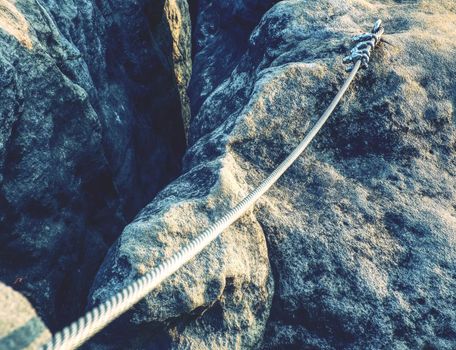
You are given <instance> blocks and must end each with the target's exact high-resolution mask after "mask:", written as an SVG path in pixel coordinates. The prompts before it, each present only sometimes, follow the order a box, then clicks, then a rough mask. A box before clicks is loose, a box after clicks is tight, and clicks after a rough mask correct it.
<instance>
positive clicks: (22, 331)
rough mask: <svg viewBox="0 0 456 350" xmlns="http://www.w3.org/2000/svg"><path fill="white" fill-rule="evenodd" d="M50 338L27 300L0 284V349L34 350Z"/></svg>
mask: <svg viewBox="0 0 456 350" xmlns="http://www.w3.org/2000/svg"><path fill="white" fill-rule="evenodd" d="M50 336H51V334H50V332H49V330H48V329H47V328H46V326H45V325H44V323H43V322H42V321H41V319H40V318H39V317H38V316H37V314H36V312H35V310H34V309H33V307H32V306H31V305H30V303H29V302H28V300H27V299H25V298H24V297H23V296H22V295H21V294H19V293H18V292H16V291H14V290H13V289H12V288H10V287H8V286H6V285H4V284H3V283H0V349H2V350H18V349H21V350H36V349H38V347H39V346H41V345H43V344H44V343H46V341H47V340H48V339H49V338H50Z"/></svg>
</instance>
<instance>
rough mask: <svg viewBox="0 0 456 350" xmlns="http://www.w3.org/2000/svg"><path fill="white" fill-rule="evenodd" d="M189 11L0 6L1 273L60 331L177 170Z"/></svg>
mask: <svg viewBox="0 0 456 350" xmlns="http://www.w3.org/2000/svg"><path fill="white" fill-rule="evenodd" d="M187 11H188V9H187V6H186V3H185V2H184V1H167V2H166V3H165V2H164V1H161V2H160V1H155V2H150V1H146V0H144V1H136V0H135V1H133V0H131V1H124V0H122V1H109V2H108V1H92V0H84V1H78V2H74V1H66V0H65V1H54V0H41V1H38V0H18V1H10V0H0V41H1V45H0V86H1V89H0V102H1V103H0V114H1V121H0V227H1V230H0V242H1V247H0V279H1V280H2V281H4V282H6V283H9V284H13V283H16V282H15V281H20V282H17V283H16V284H15V288H17V289H18V290H20V291H21V292H22V293H23V294H24V295H26V296H27V297H28V298H29V299H30V301H31V302H32V304H33V305H34V306H35V307H36V309H37V311H38V313H39V314H40V316H42V317H43V319H44V320H45V321H46V323H47V324H48V325H49V326H50V327H51V328H52V329H56V328H60V327H62V326H63V325H64V324H66V323H68V322H69V321H72V320H73V319H74V318H75V317H76V316H79V315H80V314H81V313H82V311H83V309H84V307H85V305H86V298H87V294H88V290H89V287H90V285H91V283H92V279H93V277H94V275H95V273H96V271H97V269H98V267H99V265H100V263H101V262H102V260H103V258H104V256H105V254H106V251H107V249H108V248H109V247H110V246H111V245H112V243H113V242H114V241H115V239H116V238H117V237H118V235H119V233H120V232H121V231H122V229H123V228H124V226H125V224H126V223H127V222H129V221H130V220H131V219H132V218H133V216H134V215H135V214H136V213H137V211H138V210H139V209H140V208H142V207H143V206H144V205H145V204H146V203H147V202H149V201H150V200H151V199H152V198H153V196H154V195H155V194H156V193H157V191H158V190H159V189H161V188H162V187H163V185H164V184H166V183H168V182H169V181H170V179H172V178H174V177H175V176H176V175H177V174H178V173H179V171H180V167H181V160H180V158H181V155H182V153H183V150H184V148H185V135H184V121H183V119H185V120H187V119H188V113H189V112H188V111H189V106H188V102H187V101H186V100H185V99H184V97H185V96H184V93H183V91H184V89H185V87H186V84H188V80H189V74H190V70H191V63H190V62H191V58H190V54H189V51H190V28H189V19H188V18H189V16H188V14H186V12H187ZM176 23H180V24H181V25H180V26H177V24H176ZM173 38H175V39H174V40H173Z"/></svg>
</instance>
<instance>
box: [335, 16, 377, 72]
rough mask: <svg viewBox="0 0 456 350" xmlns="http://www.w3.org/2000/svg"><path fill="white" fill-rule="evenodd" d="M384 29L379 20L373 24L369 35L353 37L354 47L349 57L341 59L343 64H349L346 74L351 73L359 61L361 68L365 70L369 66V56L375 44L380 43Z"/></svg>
mask: <svg viewBox="0 0 456 350" xmlns="http://www.w3.org/2000/svg"><path fill="white" fill-rule="evenodd" d="M383 32H384V28H383V26H382V21H381V20H380V19H379V20H377V22H375V24H374V27H373V28H372V31H371V32H370V33H363V34H360V35H357V36H355V37H353V41H354V42H355V43H357V44H356V46H355V47H354V48H353V49H352V50H351V52H350V55H349V56H347V57H345V58H344V59H343V62H344V63H345V64H350V66H349V67H347V72H351V71H352V69H353V67H354V66H355V63H356V62H357V61H361V67H362V68H367V67H368V65H369V60H370V55H371V52H372V50H373V49H374V48H375V47H376V46H377V44H378V43H379V42H380V41H382V34H383Z"/></svg>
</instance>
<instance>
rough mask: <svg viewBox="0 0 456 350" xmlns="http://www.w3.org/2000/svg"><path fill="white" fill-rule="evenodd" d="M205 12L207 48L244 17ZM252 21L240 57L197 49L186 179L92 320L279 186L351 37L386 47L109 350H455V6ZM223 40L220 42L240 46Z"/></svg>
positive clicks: (112, 264) (145, 218)
mask: <svg viewBox="0 0 456 350" xmlns="http://www.w3.org/2000/svg"><path fill="white" fill-rule="evenodd" d="M198 3H200V4H204V3H205V2H204V1H201V2H198ZM207 3H210V5H208V7H207V8H205V9H204V11H203V12H202V13H201V15H200V14H199V13H196V16H197V18H198V20H197V25H198V28H195V29H194V30H195V31H196V32H197V33H198V32H199V31H200V32H201V31H204V30H206V29H204V28H203V27H204V26H205V25H206V24H207V23H206V22H205V18H214V17H217V16H218V15H216V13H217V12H216V11H218V10H219V9H221V8H225V7H226V6H228V7H229V6H232V8H233V9H236V8H238V7H239V8H242V6H243V4H248V3H249V2H248V1H221V0H220V1H211V2H207ZM222 3H223V4H222ZM245 6H247V5H245ZM193 8H194V7H193ZM211 11H213V12H211ZM227 11H228V10H227ZM228 13H229V12H228ZM220 16H221V17H222V18H223V16H224V15H220ZM255 16H256V17H255V18H260V17H261V20H260V21H259V23H257V25H256V26H255V28H254V29H253V30H252V31H251V32H248V33H246V32H244V33H241V35H240V36H235V37H231V38H240V37H241V38H242V37H244V38H246V39H245V41H241V40H240V41H239V42H236V40H232V41H229V40H228V41H227V39H226V38H224V39H223V42H224V43H223V44H221V45H222V46H219V43H220V37H219V35H216V34H214V35H213V36H206V37H205V39H204V40H203V41H204V42H198V41H197V42H196V44H195V47H196V48H197V50H198V51H197V52H196V56H195V62H197V65H196V66H195V71H194V74H195V75H197V76H195V77H194V78H192V81H193V83H192V85H191V87H190V96H193V97H192V98H194V99H196V100H195V101H196V102H192V104H193V103H194V105H193V108H194V110H193V112H194V113H195V115H194V117H193V119H192V122H191V126H190V133H189V140H190V145H191V147H190V148H189V149H188V151H187V153H186V155H185V160H184V173H183V175H182V176H181V177H179V178H178V179H177V180H175V181H174V182H173V183H171V184H170V185H169V186H168V187H166V189H164V190H163V191H162V192H161V193H160V194H159V195H158V196H157V197H156V198H155V199H154V200H153V201H152V202H151V203H150V204H149V205H148V206H146V207H145V209H143V210H142V211H141V212H140V214H139V215H138V216H137V217H136V218H135V220H134V221H133V222H132V223H131V224H130V225H128V226H127V228H126V229H125V230H124V232H123V234H122V235H121V237H120V238H119V239H118V240H117V243H116V244H115V245H114V247H113V248H111V250H110V251H109V253H108V255H107V258H106V259H105V261H104V263H103V265H102V268H101V269H100V271H99V273H98V275H97V278H96V282H95V284H94V286H93V290H92V294H91V298H92V302H93V303H97V302H99V301H102V300H104V299H105V298H107V297H108V296H110V295H111V294H112V293H114V292H115V291H117V290H119V289H120V288H122V287H124V286H126V285H127V284H128V283H129V282H131V281H132V280H133V279H134V278H137V277H138V276H141V275H142V274H144V273H145V272H146V271H147V270H148V269H149V268H151V267H152V266H155V265H157V264H158V263H160V261H162V260H163V259H164V258H165V257H168V256H170V254H172V253H173V252H175V251H177V250H178V249H179V247H181V246H182V245H183V244H185V242H187V241H188V240H189V239H190V238H192V237H195V236H196V235H197V234H198V232H201V230H202V229H204V227H206V226H207V225H208V224H209V223H210V222H213V221H214V220H216V219H217V218H218V217H220V216H221V215H222V214H223V213H224V212H225V211H226V210H227V209H228V208H230V207H232V206H233V205H234V204H235V203H236V202H238V201H239V200H240V199H242V198H243V197H244V196H245V195H246V194H247V193H248V192H249V191H250V190H252V189H253V188H254V187H255V186H256V185H258V184H259V183H260V182H261V181H262V180H263V179H264V178H265V177H266V176H267V175H268V174H269V173H270V172H271V171H272V170H273V169H274V167H275V166H276V165H277V164H278V163H279V162H280V161H281V160H282V159H283V158H284V157H285V156H286V155H287V154H288V153H289V152H290V151H291V150H292V149H293V147H295V146H296V145H297V144H298V142H299V141H300V140H301V139H302V138H303V136H304V135H305V134H306V132H307V131H308V129H309V126H311V125H312V124H313V123H314V122H315V120H316V118H317V117H318V116H319V115H320V114H321V113H322V112H323V110H324V109H325V107H326V106H327V105H328V104H329V102H330V101H331V99H332V97H333V96H334V95H335V94H336V92H337V90H338V88H339V87H340V86H341V84H342V82H343V80H344V78H345V76H346V74H345V73H344V66H343V64H342V57H343V56H344V55H345V54H346V53H347V52H348V51H349V47H350V45H351V43H350V37H351V36H352V35H353V34H358V33H360V32H362V31H365V30H367V29H370V27H371V26H372V24H373V23H374V21H375V20H376V19H377V18H378V17H380V18H382V19H383V20H384V22H385V27H386V34H387V40H388V41H389V42H390V43H391V44H392V45H387V44H382V45H381V46H380V47H379V48H378V49H377V50H376V51H375V52H374V54H373V58H372V63H371V65H370V67H369V69H368V70H367V71H362V72H361V73H360V74H359V76H358V77H357V78H356V80H355V82H354V85H353V87H352V88H350V90H349V91H348V92H347V94H346V96H345V97H344V99H343V101H342V103H341V105H340V107H339V108H338V109H337V111H336V112H335V113H334V115H333V116H332V118H331V120H330V122H329V123H328V124H327V125H326V126H325V128H324V130H323V131H322V133H321V134H320V135H319V136H318V137H317V138H316V140H315V142H314V143H313V145H312V146H311V147H310V149H309V150H308V151H307V152H306V154H305V156H304V157H301V158H300V159H299V160H298V161H297V162H296V164H295V165H294V166H293V167H292V168H291V169H290V170H289V171H288V172H287V173H286V174H285V175H284V176H283V178H281V179H280V180H279V181H278V183H277V184H276V186H275V187H274V188H273V189H272V190H270V191H269V192H268V193H267V194H266V195H265V196H263V197H262V198H261V200H260V201H259V202H258V204H257V206H256V208H255V209H252V210H250V211H249V212H248V213H247V214H246V215H245V216H244V217H243V218H242V219H241V220H240V221H239V222H237V223H236V224H235V225H233V226H232V227H230V228H229V229H228V230H226V232H224V234H223V235H222V236H221V238H220V239H219V240H217V241H215V242H214V243H213V244H211V245H210V246H209V247H208V248H207V249H206V250H205V251H204V252H203V253H201V255H200V256H199V257H198V258H197V259H195V260H193V261H191V262H190V263H189V264H187V265H186V266H185V267H184V268H182V269H181V270H180V271H179V272H177V273H176V274H175V275H174V276H172V277H171V278H169V279H168V280H167V281H165V282H163V283H162V284H161V285H160V286H159V287H158V288H157V289H156V290H155V291H154V292H152V293H151V294H150V295H148V296H147V297H146V298H145V299H144V300H143V301H141V302H140V303H139V304H138V305H136V306H135V307H134V308H133V309H132V310H131V311H130V312H129V313H128V314H126V315H125V316H124V317H123V318H121V319H120V320H118V321H117V322H115V323H114V325H113V326H112V328H111V329H110V330H108V332H107V333H106V334H109V337H106V338H105V339H103V340H100V343H102V342H105V344H106V342H107V344H111V346H114V345H113V344H121V342H119V341H120V340H122V339H123V340H125V339H134V341H133V342H130V343H129V345H128V346H127V345H125V344H124V345H118V346H119V348H122V346H123V348H126V347H128V348H132V349H146V348H147V349H150V348H154V345H156V346H157V347H160V348H179V349H189V348H192V349H212V348H217V349H244V348H262V349H279V348H287V347H290V348H299V349H341V348H344V349H417V348H427V349H431V348H438V349H452V348H455V347H456V311H455V310H456V307H455V306H456V292H455V291H456V275H455V271H456V240H455V237H454V232H455V231H456V216H455V206H454V203H455V199H456V188H455V183H456V181H455V180H456V158H455V153H454V148H455V145H456V143H455V142H456V130H455V129H456V124H455V104H456V84H455V80H454V77H455V76H456V65H455V64H454V57H455V54H456V44H455V42H454V40H453V38H454V33H455V32H456V6H455V5H454V2H453V1H452V0H447V1H445V0H443V1H442V0H439V1H437V0H436V1H433V0H427V1H424V0H423V1H413V2H401V1H385V2H372V1H364V0H350V1H345V0H321V1H304V0H288V1H281V2H279V3H278V4H276V5H275V6H273V7H272V8H271V9H270V10H269V11H267V12H266V14H264V15H262V14H261V13H257V14H256V15H255ZM241 17H242V16H241ZM212 23H213V22H211V23H210V26H212V25H213V24H212ZM214 23H215V24H214V26H215V27H214V28H212V29H211V30H212V31H213V33H219V32H223V33H222V34H223V35H228V36H230V35H231V34H230V33H231V32H230V30H226V27H225V26H222V25H223V23H225V22H223V20H220V22H214ZM235 23H237V22H235ZM217 24H220V26H221V28H219V27H217ZM210 26H209V27H210ZM239 30H241V29H239ZM227 33H228V34H227ZM236 34H239V33H236ZM197 40H198V39H197ZM236 45H241V47H242V45H244V49H243V51H242V52H237V51H236V50H235V49H234V48H230V47H229V46H232V47H234V46H236ZM227 46H228V48H227ZM236 47H237V46H236ZM230 50H231V51H230ZM234 51H236V53H235V54H233V55H230V56H227V52H234ZM204 57H207V61H206V62H205V61H204ZM226 57H229V59H230V63H229V66H227V65H225V64H224V61H225V58H226ZM214 62H221V64H220V65H219V66H217V67H215V66H214ZM205 67H206V68H205ZM219 69H220V70H219ZM213 71H215V72H216V73H211V72H213ZM198 74H201V76H198ZM195 96H196V97H195ZM198 99H199V100H200V101H199V102H198ZM116 335H118V336H119V337H115V336H116ZM127 335H128V336H127ZM114 347H115V346H114ZM108 348H109V346H108Z"/></svg>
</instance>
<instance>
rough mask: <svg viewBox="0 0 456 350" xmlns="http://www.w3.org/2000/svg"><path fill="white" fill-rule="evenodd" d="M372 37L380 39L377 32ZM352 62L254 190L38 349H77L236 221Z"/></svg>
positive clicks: (357, 65)
mask: <svg viewBox="0 0 456 350" xmlns="http://www.w3.org/2000/svg"><path fill="white" fill-rule="evenodd" d="M376 35H378V36H381V33H380V34H376ZM376 40H377V39H376ZM374 46H375V45H374ZM353 63H354V64H353V67H352V69H351V73H350V75H349V76H348V78H347V79H346V81H345V82H344V84H343V86H342V87H341V88H340V90H339V92H338V93H337V95H336V96H335V97H334V99H333V101H332V102H331V104H330V105H329V107H328V108H327V109H326V111H325V112H324V113H323V115H322V116H321V117H320V119H319V120H318V121H317V123H316V124H315V125H314V126H313V127H312V129H311V130H310V132H309V133H308V134H307V135H306V136H305V137H304V139H303V140H302V141H301V143H300V144H299V145H298V146H297V147H296V148H295V149H294V150H293V152H292V153H291V154H290V155H289V156H288V157H287V158H286V159H285V160H284V161H283V162H282V163H281V164H280V165H279V166H278V167H277V168H276V169H275V170H274V171H273V172H272V173H271V174H270V175H269V176H268V177H267V178H266V179H265V180H264V181H263V182H262V183H261V184H260V185H259V186H258V187H257V188H255V189H254V190H253V191H252V192H251V193H250V194H249V195H247V197H245V198H244V199H243V200H242V201H241V202H240V203H238V204H237V205H236V206H235V207H234V208H232V209H230V210H229V211H228V212H227V213H226V214H225V215H223V216H222V217H221V218H220V219H219V220H217V221H216V222H215V223H213V224H212V225H210V226H209V227H208V228H207V229H206V230H205V231H204V232H203V233H202V234H201V235H200V236H198V237H196V238H195V239H193V240H192V241H191V242H190V243H189V244H187V245H185V246H184V247H183V248H181V249H180V250H179V251H178V252H176V253H174V254H173V255H172V256H171V257H170V258H168V259H166V260H165V261H164V262H163V263H162V264H160V265H159V266H157V267H155V268H154V269H152V270H151V271H149V272H148V273H147V274H145V275H144V276H142V277H141V278H139V279H138V280H136V281H134V282H132V283H131V284H130V285H128V286H127V287H125V288H124V289H123V290H121V291H119V292H118V293H116V294H115V295H114V296H112V297H111V298H110V299H108V300H107V301H105V302H103V303H101V304H100V305H98V306H97V307H95V308H93V309H92V310H90V311H89V312H87V313H86V315H85V316H83V317H81V318H79V319H78V320H77V321H75V322H73V323H72V324H71V325H69V326H68V327H66V328H64V329H63V330H62V331H61V332H58V333H57V334H55V335H54V336H53V337H52V339H51V340H50V341H49V343H48V344H46V345H44V346H43V347H42V348H41V350H70V349H75V348H77V347H78V346H80V345H81V344H83V343H84V342H85V341H87V340H88V339H89V338H91V337H92V336H93V335H95V334H96V333H97V332H98V331H100V330H101V329H102V328H104V327H106V326H107V325H108V324H109V323H110V322H112V321H113V320H114V319H116V318H117V317H119V316H120V315H121V314H123V313H124V312H125V311H127V310H128V309H129V308H130V307H132V306H133V305H134V304H136V303H137V302H138V301H140V300H141V299H142V298H144V297H145V296H146V295H147V294H148V293H150V292H151V291H152V290H153V289H154V288H155V287H157V286H158V285H159V284H160V283H161V282H162V281H163V280H164V279H166V278H167V277H169V276H170V275H172V274H173V273H174V272H176V271H177V270H178V269H179V268H180V267H182V266H183V265H185V264H186V263H187V262H188V261H189V260H191V259H192V258H194V257H195V256H196V255H197V254H199V253H200V252H201V251H202V250H203V249H204V248H205V247H207V246H208V245H209V244H210V243H211V242H212V241H213V240H215V239H216V238H217V237H218V236H219V235H220V234H221V233H222V232H223V231H224V230H225V229H226V228H227V227H229V226H230V225H231V224H232V223H234V222H235V221H236V220H237V219H239V218H240V217H241V216H242V215H243V214H244V213H245V212H246V211H247V210H248V209H249V208H250V207H251V206H252V205H253V204H254V203H255V202H256V201H257V200H258V199H259V198H260V197H261V196H262V195H263V194H264V193H265V192H266V191H267V190H268V189H269V188H270V187H271V186H272V185H274V183H275V182H276V181H277V180H278V179H279V178H280V177H281V176H282V174H283V173H284V172H285V171H286V170H287V169H288V168H289V167H290V166H291V165H292V164H293V163H294V162H295V160H296V159H297V158H298V157H299V156H300V155H301V154H302V153H303V152H304V150H305V149H306V148H307V146H308V145H309V144H310V142H311V141H312V140H313V138H314V137H315V136H316V135H317V133H318V131H319V130H320V129H321V128H322V126H323V125H324V124H325V122H326V121H327V120H328V118H329V117H330V115H331V114H332V112H333V111H334V109H335V108H336V106H337V105H338V103H339V101H340V99H341V98H342V96H343V95H344V94H345V92H346V91H347V89H348V87H349V86H350V84H351V82H352V81H353V79H354V77H355V75H356V73H357V72H358V70H359V68H360V66H361V64H362V60H361V59H358V60H356V61H354V62H353Z"/></svg>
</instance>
